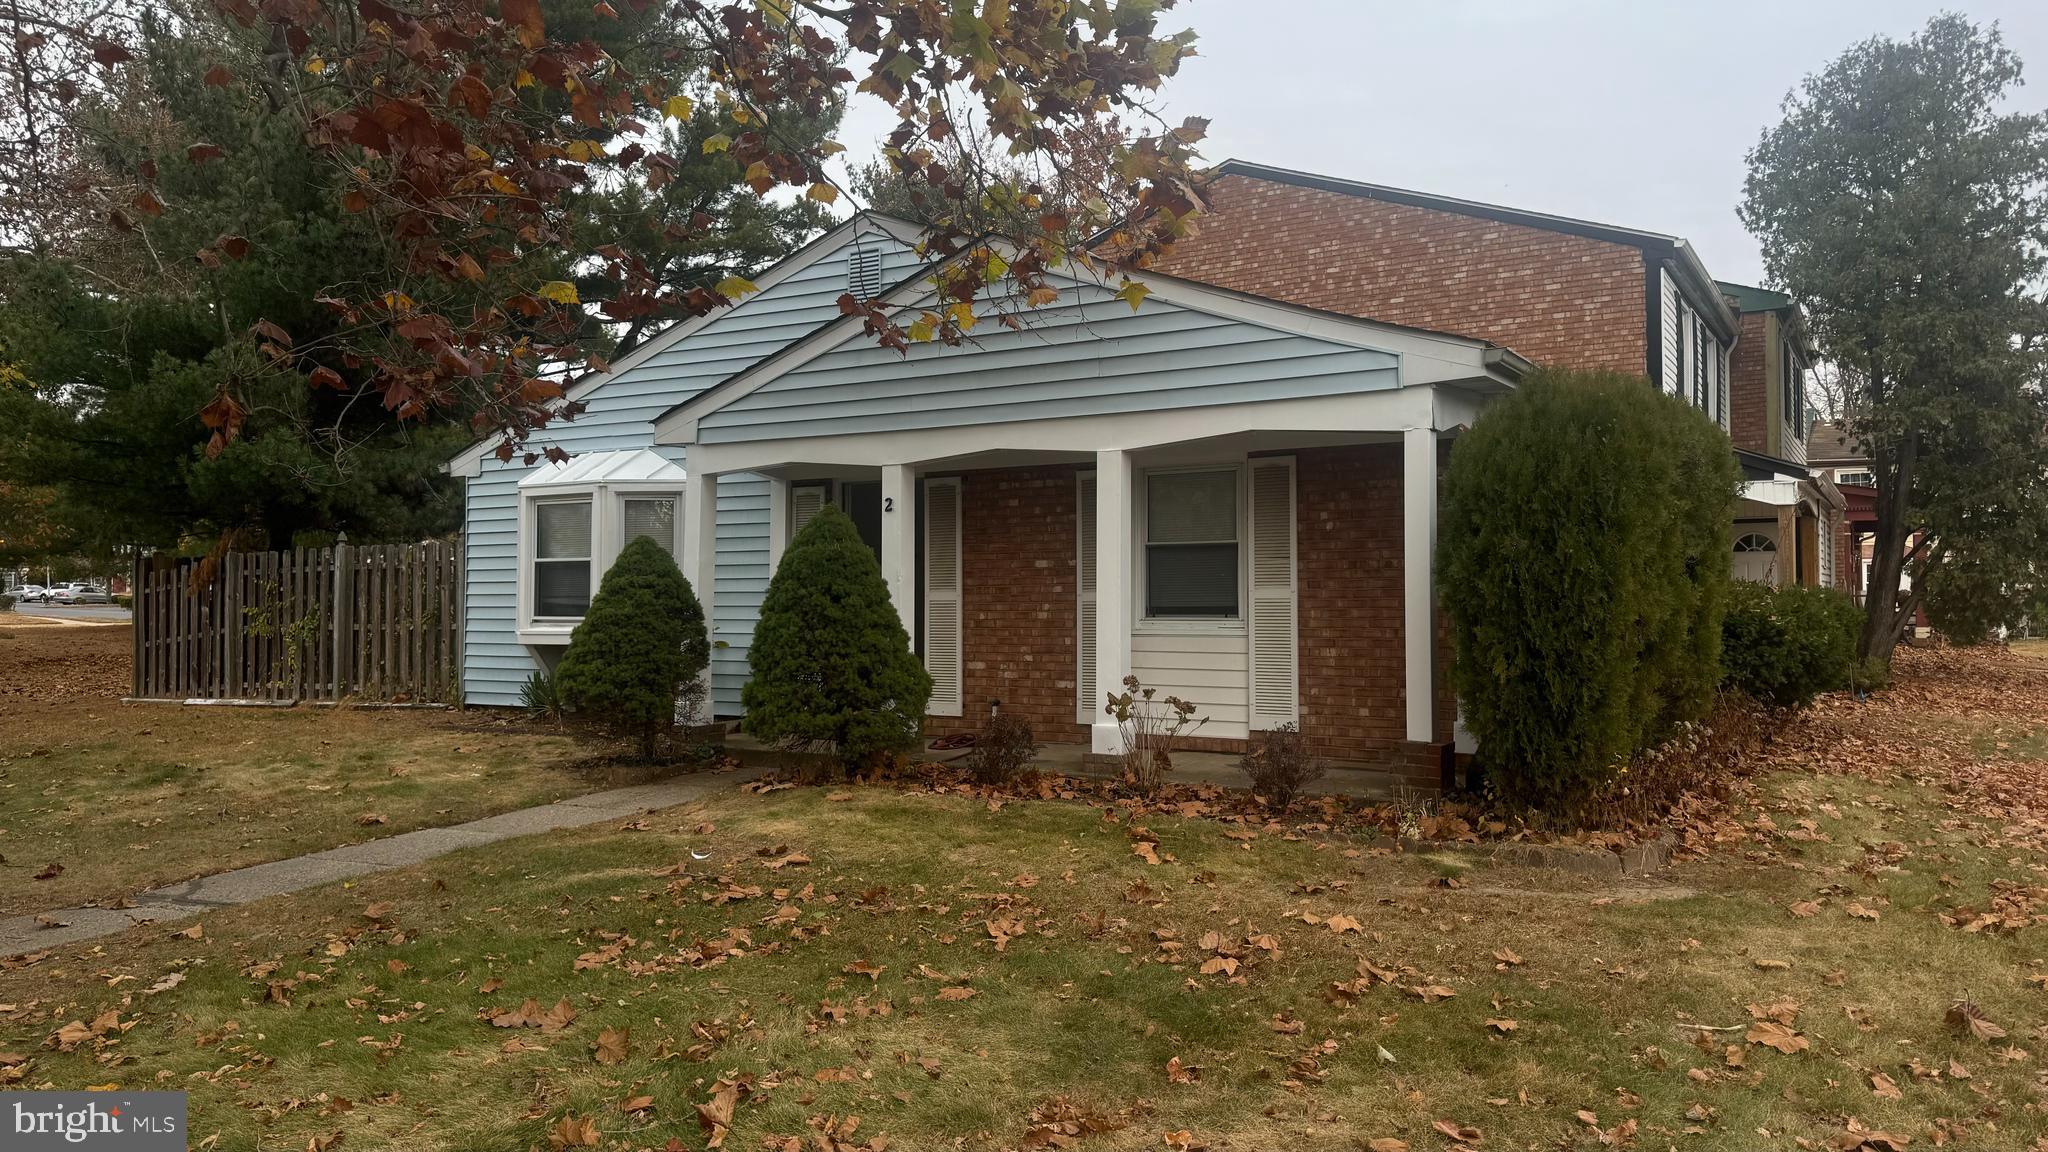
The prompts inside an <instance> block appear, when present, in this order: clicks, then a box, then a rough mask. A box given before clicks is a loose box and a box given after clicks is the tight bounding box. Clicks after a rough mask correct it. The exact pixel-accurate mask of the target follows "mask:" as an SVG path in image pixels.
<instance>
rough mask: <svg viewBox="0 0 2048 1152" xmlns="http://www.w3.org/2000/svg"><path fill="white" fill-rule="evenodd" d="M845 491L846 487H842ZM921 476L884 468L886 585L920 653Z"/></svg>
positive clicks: (896, 466) (892, 466) (906, 632)
mask: <svg viewBox="0 0 2048 1152" xmlns="http://www.w3.org/2000/svg"><path fill="white" fill-rule="evenodd" d="M840 487H841V488H845V487H846V485H843V484H842V485H840ZM917 497H918V491H917V473H916V472H915V471H914V470H913V469H912V468H911V467H910V466H909V465H907V464H890V465H886V466H884V467H883V469H882V499H881V517H882V526H881V527H882V540H881V544H882V554H881V557H880V559H881V562H882V582H883V583H885V584H887V585H888V586H889V599H890V600H892V601H894V602H895V604H896V615H897V616H898V617H900V618H901V619H902V621H903V633H904V635H906V636H908V637H910V648H911V651H913V652H915V651H916V650H917V625H918V620H917V517H918V507H919V504H920V501H919V500H918V498H917Z"/></svg>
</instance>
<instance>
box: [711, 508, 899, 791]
mask: <svg viewBox="0 0 2048 1152" xmlns="http://www.w3.org/2000/svg"><path fill="white" fill-rule="evenodd" d="M747 667H748V669H749V670H750V671H751V673H752V675H751V676H750V677H749V678H748V680H747V685H746V688H745V689H743V690H742V692H741V694H740V700H741V703H742V704H744V705H745V707H746V713H747V718H746V728H747V732H748V733H749V734H751V735H752V736H754V737H755V738H757V739H760V740H764V741H770V742H780V743H785V744H792V745H796V744H811V745H825V746H829V747H831V748H833V749H835V750H836V751H837V752H838V754H839V757H840V759H841V760H842V761H844V762H845V764H846V765H847V766H848V767H849V768H858V767H860V766H861V765H863V764H866V763H868V762H869V761H871V760H873V759H874V758H876V757H877V756H881V755H886V754H888V753H893V752H898V751H901V750H904V749H907V748H910V747H912V746H914V745H915V744H916V743H917V738H918V733H919V731H920V730H921V729H922V728H923V726H924V714H925V707H926V705H927V704H929V703H930V702H931V695H932V678H931V676H930V675H928V674H927V673H926V672H925V670H924V665H923V664H922V663H921V662H920V661H919V660H918V658H917V655H916V653H914V652H912V651H911V649H910V637H909V635H908V634H907V633H906V632H904V630H903V620H902V618H901V617H899V616H898V615H897V614H896V606H895V605H894V604H893V603H891V602H890V600H889V586H888V585H887V584H885V583H883V581H882V569H881V566H880V565H879V564H877V563H876V562H875V554H874V553H873V552H871V551H869V550H868V546H867V545H866V544H864V543H862V542H861V538H860V533H859V532H858V531H857V530H856V529H855V528H854V526H853V521H852V520H851V519H850V518H848V516H847V515H846V513H844V512H841V511H840V510H839V509H837V508H833V507H830V506H827V507H826V508H825V509H824V510H822V511H820V512H819V513H818V514H817V515H816V516H814V517H812V518H811V522H810V523H809V524H806V525H804V530H803V531H801V532H799V533H797V534H796V539H794V540H791V541H790V542H789V548H788V550H786V551H785V552H784V553H783V554H782V563H781V564H779V565H777V566H776V569H775V575H774V577H773V578H772V579H770V580H769V581H768V595H767V597H766V598H765V599H764V600H763V601H762V603H761V620H760V623H759V624H757V625H756V626H755V628H754V642H753V644H752V645H751V646H750V647H749V648H748V649H747Z"/></svg>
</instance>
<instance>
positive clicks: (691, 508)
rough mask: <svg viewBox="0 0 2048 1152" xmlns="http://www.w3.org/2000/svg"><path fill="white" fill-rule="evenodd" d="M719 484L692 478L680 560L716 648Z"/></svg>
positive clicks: (707, 671)
mask: <svg viewBox="0 0 2048 1152" xmlns="http://www.w3.org/2000/svg"><path fill="white" fill-rule="evenodd" d="M718 480H719V474H718V473H716V472H713V471H711V470H710V469H708V468H700V469H697V470H696V472H695V473H694V474H693V475H692V476H691V477H690V486H689V488H688V489H687V490H686V491H685V492H684V493H683V499H682V501H681V505H682V513H683V514H682V515H681V516H680V517H678V519H679V520H681V521H682V533H683V548H682V554H681V555H680V556H678V557H677V558H676V559H677V561H678V563H679V565H680V566H681V568H682V570H683V578H684V579H686V580H688V581H689V582H690V591H692V592H694V593H695V594H696V596H697V603H698V604H699V605H700V606H701V607H702V608H703V609H704V626H705V627H704V631H705V633H706V637H707V638H708V639H709V640H710V641H711V643H712V644H713V645H716V644H717V643H718V615H717V603H716V602H717V599H718ZM703 680H704V707H705V710H706V712H707V713H709V712H710V710H711V668H710V665H709V664H707V665H706V666H705V668H704V674H703Z"/></svg>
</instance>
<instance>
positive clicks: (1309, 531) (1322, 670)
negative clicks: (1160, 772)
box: [1295, 444, 1457, 787]
mask: <svg viewBox="0 0 2048 1152" xmlns="http://www.w3.org/2000/svg"><path fill="white" fill-rule="evenodd" d="M1295 478H1296V479H1295V483H1296V492H1295V572H1296V578H1297V582H1298V586H1299V588H1300V593H1299V596H1300V599H1299V603H1298V605H1297V612H1298V619H1299V622H1300V623H1299V630H1300V636H1301V640H1300V645H1299V652H1300V655H1299V659H1300V662H1301V687H1300V691H1301V730H1302V732H1303V733H1304V734H1305V735H1306V736H1307V737H1308V739H1309V742H1310V744H1311V745H1312V746H1313V747H1314V748H1315V749H1316V751H1317V752H1318V753H1320V754H1321V755H1323V756H1327V757H1330V758H1332V759H1337V760H1355V761H1365V762H1368V763H1379V764H1385V765H1389V766H1391V767H1393V768H1394V769H1395V770H1396V772H1397V773H1398V774H1400V775H1402V776H1403V777H1406V778H1410V779H1411V782H1413V783H1416V784H1418V785H1421V786H1425V787H1434V786H1435V785H1436V783H1437V781H1438V779H1439V764H1440V759H1441V755H1442V748H1441V745H1446V744H1449V743H1450V741H1451V737H1452V728H1453V724H1454V722H1455V719H1456V715H1457V701H1456V699H1455V697H1454V696H1453V694H1452V693H1451V691H1450V688H1449V684H1450V679H1449V672H1450V664H1451V635H1450V630H1449V628H1448V626H1447V622H1446V621H1445V619H1444V618H1443V617H1442V616H1441V615H1439V617H1438V622H1437V623H1438V627H1437V670H1438V679H1437V685H1438V691H1437V699H1436V707H1435V713H1436V721H1435V735H1436V741H1437V743H1436V744H1429V745H1418V744H1411V743H1409V742H1408V739H1407V730H1408V726H1407V699H1408V692H1407V656H1406V652H1407V650H1406V647H1405V645H1406V635H1407V625H1406V614H1405V607H1404V606H1405V602H1406V583H1405V576H1404V570H1403V567H1402V557H1403V553H1404V551H1405V549H1404V548H1403V546H1402V537H1401V533H1402V523H1401V521H1402V515H1401V446H1400V445H1399V444H1374V445H1359V446H1353V447H1345V448H1307V449H1302V450H1300V451H1298V452H1296V453H1295Z"/></svg>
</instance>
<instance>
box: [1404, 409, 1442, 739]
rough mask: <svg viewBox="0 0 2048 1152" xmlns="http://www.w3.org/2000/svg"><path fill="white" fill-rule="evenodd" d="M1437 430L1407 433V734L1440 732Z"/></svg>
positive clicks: (1424, 735)
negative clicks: (1437, 624) (1437, 718)
mask: <svg viewBox="0 0 2048 1152" xmlns="http://www.w3.org/2000/svg"><path fill="white" fill-rule="evenodd" d="M1436 459H1437V442H1436V433H1435V432H1433V431H1431V430H1430V429H1427V428H1411V429H1409V430H1408V431H1407V433H1405V434H1404V435H1403V436H1402V438H1401V568H1402V575H1403V581H1402V585H1403V595H1402V601H1403V602H1402V610H1403V611H1402V647H1403V649H1404V655H1405V659H1404V661H1403V664H1404V672H1405V682H1406V691H1405V694H1404V695H1405V701H1404V705H1405V711H1406V712H1407V736H1408V739H1409V740H1411V741H1414V742H1417V743H1429V742H1430V741H1432V740H1433V739H1434V738H1435V735H1436V513H1437V506H1436V505H1437V501H1436V467H1437V464H1436Z"/></svg>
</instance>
